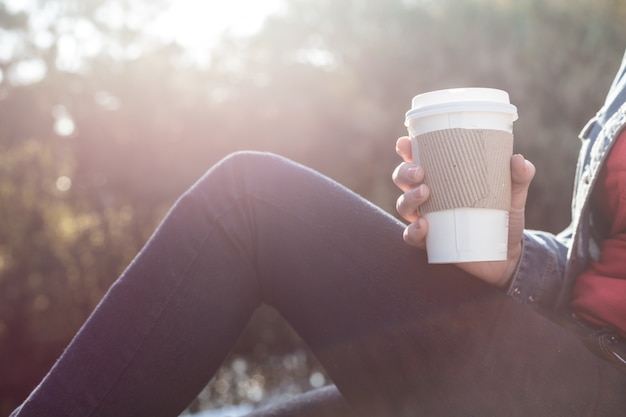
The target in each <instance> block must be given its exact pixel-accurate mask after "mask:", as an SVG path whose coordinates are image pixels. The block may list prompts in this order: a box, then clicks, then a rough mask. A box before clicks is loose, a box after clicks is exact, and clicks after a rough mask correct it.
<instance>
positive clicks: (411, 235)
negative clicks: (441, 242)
mask: <svg viewBox="0 0 626 417" xmlns="http://www.w3.org/2000/svg"><path fill="white" fill-rule="evenodd" d="M427 234H428V222H427V221H426V219H424V218H423V217H419V218H418V219H417V220H415V221H414V222H413V223H411V224H409V225H408V226H407V227H406V228H405V229H404V233H403V234H402V238H403V239H404V241H405V242H406V243H408V244H409V245H411V246H415V247H417V248H420V249H426V235H427Z"/></svg>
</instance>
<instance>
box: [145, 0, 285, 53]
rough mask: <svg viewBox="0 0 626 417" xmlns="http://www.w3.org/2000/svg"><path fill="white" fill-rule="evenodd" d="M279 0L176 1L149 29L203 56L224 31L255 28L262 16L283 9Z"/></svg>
mask: <svg viewBox="0 0 626 417" xmlns="http://www.w3.org/2000/svg"><path fill="white" fill-rule="evenodd" d="M283 6H284V4H283V1H282V0H230V1H227V2H226V1H222V0H176V1H172V2H171V3H170V5H169V7H168V8H167V9H166V10H165V11H164V12H163V13H162V15H161V17H160V18H158V19H156V21H155V22H154V25H153V28H152V29H151V31H152V32H154V33H155V34H157V35H158V36H160V37H161V38H162V39H163V40H165V41H174V42H177V43H179V44H181V45H182V46H183V47H185V48H187V49H188V50H189V51H190V53H191V54H192V55H194V56H196V57H198V56H200V57H202V56H203V57H206V55H207V53H208V52H209V51H210V49H212V48H213V47H214V46H215V45H216V44H217V42H218V41H219V38H220V36H221V35H222V34H224V33H230V34H232V35H235V36H246V35H251V34H253V33H255V32H256V31H258V30H259V29H260V28H261V26H262V25H263V22H264V20H265V18H267V17H268V16H269V15H271V14H275V13H278V12H280V11H281V10H282V8H283Z"/></svg>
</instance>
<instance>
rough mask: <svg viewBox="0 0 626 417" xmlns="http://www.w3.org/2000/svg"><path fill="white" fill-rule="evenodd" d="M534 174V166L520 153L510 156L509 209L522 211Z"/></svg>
mask: <svg viewBox="0 0 626 417" xmlns="http://www.w3.org/2000/svg"><path fill="white" fill-rule="evenodd" d="M534 176H535V166H534V165H533V164H532V163H531V162H530V161H527V160H526V159H525V158H524V157H523V156H522V155H520V154H516V155H513V157H511V211H512V212H517V211H522V212H523V211H524V206H525V205H526V198H527V197H528V188H529V187H530V182H531V181H532V179H533V177H534Z"/></svg>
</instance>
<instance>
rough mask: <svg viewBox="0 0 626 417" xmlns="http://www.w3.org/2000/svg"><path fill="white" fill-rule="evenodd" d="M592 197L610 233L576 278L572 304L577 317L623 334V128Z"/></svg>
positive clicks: (625, 141)
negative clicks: (595, 257)
mask: <svg viewBox="0 0 626 417" xmlns="http://www.w3.org/2000/svg"><path fill="white" fill-rule="evenodd" d="M592 198H593V204H594V205H595V206H594V207H595V208H596V210H597V212H598V214H599V215H600V216H602V217H604V219H606V221H607V225H608V228H609V234H608V238H606V239H605V240H604V241H603V242H602V244H601V247H600V259H599V260H598V261H593V262H592V263H591V264H590V265H589V266H588V267H587V269H586V270H585V271H584V272H583V273H582V274H581V275H580V276H579V277H578V279H577V280H576V282H575V284H574V289H573V293H572V302H571V306H572V309H573V311H574V312H575V313H576V315H578V316H579V317H581V318H583V319H585V320H587V321H589V322H591V323H594V324H597V325H600V326H606V325H608V326H612V327H614V328H616V329H617V330H618V331H619V332H620V333H621V334H622V335H626V131H624V132H622V133H621V134H620V136H619V138H618V139H617V142H616V143H615V144H614V145H613V149H612V150H611V151H610V153H609V155H608V157H607V160H606V162H605V164H604V166H603V167H602V169H601V170H600V172H599V175H598V179H597V183H596V186H595V189H594V191H593V195H592Z"/></svg>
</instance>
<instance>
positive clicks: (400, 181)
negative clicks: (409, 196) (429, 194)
mask: <svg viewBox="0 0 626 417" xmlns="http://www.w3.org/2000/svg"><path fill="white" fill-rule="evenodd" d="M391 178H392V179H393V183H394V184H396V186H398V188H400V189H401V190H402V191H408V190H409V189H411V188H415V187H416V186H417V185H419V184H421V183H422V182H423V181H424V169H423V168H422V167H421V166H419V165H414V164H410V163H407V162H403V163H401V164H400V165H398V166H397V167H396V169H395V170H394V171H393V174H392V176H391Z"/></svg>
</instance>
